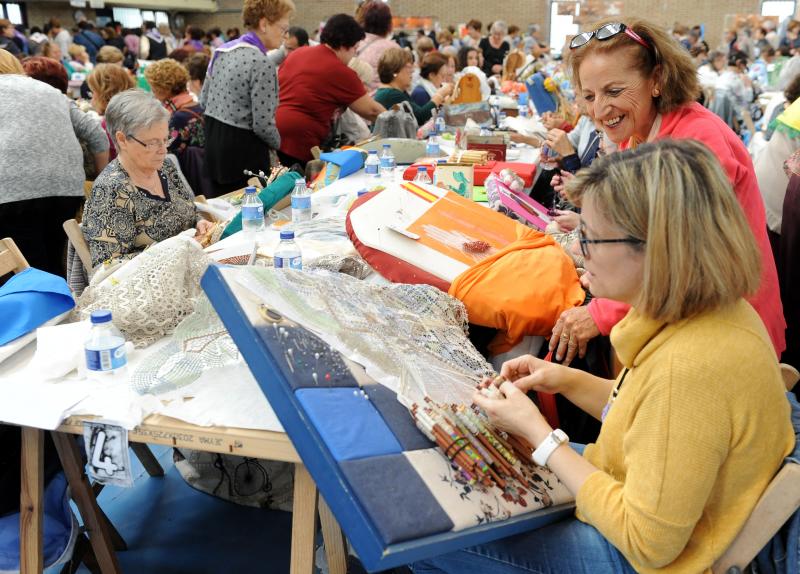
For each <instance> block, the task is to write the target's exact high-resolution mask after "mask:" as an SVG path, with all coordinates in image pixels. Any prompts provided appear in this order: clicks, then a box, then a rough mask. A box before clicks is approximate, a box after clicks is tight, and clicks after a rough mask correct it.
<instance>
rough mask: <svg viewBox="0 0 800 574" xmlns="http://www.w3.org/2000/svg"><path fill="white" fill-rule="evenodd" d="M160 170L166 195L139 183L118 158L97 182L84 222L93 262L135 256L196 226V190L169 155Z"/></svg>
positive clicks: (98, 262)
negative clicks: (146, 248) (187, 183)
mask: <svg viewBox="0 0 800 574" xmlns="http://www.w3.org/2000/svg"><path fill="white" fill-rule="evenodd" d="M158 173H159V176H160V177H161V185H162V188H163V189H164V192H165V193H164V195H165V197H158V196H156V195H152V194H151V193H149V192H148V191H146V190H144V189H142V188H140V187H136V186H135V185H133V182H131V180H130V177H129V176H128V173H127V172H126V171H125V169H124V168H123V167H122V164H120V163H119V160H118V159H115V160H114V161H112V162H111V163H109V164H108V165H107V166H106V168H105V169H104V170H103V172H102V173H101V174H100V175H99V176H98V178H97V179H96V180H95V181H94V185H93V186H92V194H91V196H89V199H88V200H87V202H86V207H85V208H84V211H83V224H82V227H83V234H84V236H85V237H86V240H87V241H88V242H89V251H90V252H91V255H92V265H93V266H97V265H98V264H100V263H102V262H103V261H106V260H108V259H115V258H126V259H128V258H131V257H133V256H134V255H137V254H138V253H139V252H141V251H143V250H144V249H145V247H147V246H148V245H152V244H153V243H156V242H158V241H163V240H165V239H168V238H170V237H173V236H175V235H177V234H179V233H180V232H182V231H185V230H187V229H191V228H192V227H194V226H195V223H196V219H197V213H196V209H195V206H194V195H193V194H192V192H191V191H189V190H188V189H186V186H184V185H183V183H182V182H181V178H180V176H179V174H178V172H177V170H176V169H175V167H174V165H173V164H172V163H171V162H170V161H169V160H165V161H164V164H163V165H162V167H161V170H159V172H158Z"/></svg>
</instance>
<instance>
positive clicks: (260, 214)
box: [242, 187, 264, 234]
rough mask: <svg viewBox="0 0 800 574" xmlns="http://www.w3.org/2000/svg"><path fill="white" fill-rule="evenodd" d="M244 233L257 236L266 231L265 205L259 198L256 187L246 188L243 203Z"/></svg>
mask: <svg viewBox="0 0 800 574" xmlns="http://www.w3.org/2000/svg"><path fill="white" fill-rule="evenodd" d="M242 231H244V232H245V233H247V234H255V233H260V232H262V231H264V204H263V203H261V200H260V199H259V198H258V194H257V193H256V188H255V187H245V188H244V201H243V202H242Z"/></svg>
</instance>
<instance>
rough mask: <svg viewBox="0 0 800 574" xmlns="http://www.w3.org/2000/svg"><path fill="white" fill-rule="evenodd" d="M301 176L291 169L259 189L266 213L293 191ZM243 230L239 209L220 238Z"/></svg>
mask: <svg viewBox="0 0 800 574" xmlns="http://www.w3.org/2000/svg"><path fill="white" fill-rule="evenodd" d="M301 177H303V176H302V175H300V174H299V173H296V172H293V171H290V172H288V173H284V174H283V175H282V176H280V177H279V178H277V179H276V180H275V181H273V182H272V183H271V184H269V185H268V186H267V187H265V188H264V189H262V190H261V191H259V192H258V199H260V200H261V203H262V204H263V205H264V213H265V214H266V213H267V212H268V211H269V210H270V209H272V207H273V206H274V205H275V204H276V203H278V202H279V201H280V200H281V199H283V198H284V197H286V196H287V195H289V194H290V193H292V190H293V189H294V184H295V182H296V181H297V180H298V179H300V178H301ZM241 230H242V212H241V211H239V213H237V214H236V215H235V216H234V218H233V219H231V221H230V223H228V225H227V226H226V227H225V231H223V232H222V236H221V237H220V239H225V238H226V237H228V236H229V235H233V234H234V233H237V232H239V231H241Z"/></svg>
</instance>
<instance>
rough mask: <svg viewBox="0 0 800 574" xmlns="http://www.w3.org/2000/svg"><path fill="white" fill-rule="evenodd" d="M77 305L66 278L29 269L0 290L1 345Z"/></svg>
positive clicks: (17, 275)
mask: <svg viewBox="0 0 800 574" xmlns="http://www.w3.org/2000/svg"><path fill="white" fill-rule="evenodd" d="M74 306H75V300H74V299H73V298H72V294H71V293H70V292H69V286H68V285H67V282H66V281H65V280H64V278H63V277H58V276H57V275H53V274H51V273H46V272H45V271H40V270H39V269H34V268H33V267H29V268H28V269H25V270H24V271H22V272H20V273H17V274H16V275H14V276H13V277H12V278H11V279H9V280H8V281H7V282H6V284H5V285H3V286H2V287H0V317H2V318H3V320H2V322H0V345H5V344H6V343H8V342H9V341H13V340H14V339H16V338H17V337H21V336H22V335H24V334H25V333H29V332H30V331H33V330H34V329H36V328H37V327H40V326H41V325H43V324H44V323H46V322H47V321H49V320H50V319H52V318H53V317H57V316H58V315H61V314H62V313H65V312H66V311H69V310H70V309H72V308H73V307H74Z"/></svg>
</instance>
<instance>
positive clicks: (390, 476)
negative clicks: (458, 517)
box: [341, 455, 453, 544]
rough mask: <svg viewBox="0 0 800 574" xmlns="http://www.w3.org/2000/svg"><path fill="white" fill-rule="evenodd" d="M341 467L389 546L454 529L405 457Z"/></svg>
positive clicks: (345, 464) (347, 462)
mask: <svg viewBox="0 0 800 574" xmlns="http://www.w3.org/2000/svg"><path fill="white" fill-rule="evenodd" d="M341 467H342V472H344V474H345V476H346V477H347V482H349V483H350V486H351V487H352V488H353V493H354V494H355V496H356V498H358V501H359V502H360V503H361V506H362V507H363V508H364V510H365V511H366V513H367V514H368V515H369V517H370V518H371V519H372V522H373V523H374V524H375V527H376V528H377V529H378V532H379V533H380V536H381V538H382V539H383V541H384V542H385V543H386V544H394V543H396V542H402V541H404V540H411V539H416V538H422V537H423V536H429V535H431V534H438V533H440V532H449V531H450V530H452V529H453V521H452V520H450V518H449V517H448V516H447V513H445V511H444V509H442V507H441V505H440V504H439V503H438V502H437V501H436V499H435V498H434V496H433V494H432V493H431V491H430V490H429V489H428V487H427V486H426V485H425V483H424V482H423V481H422V479H421V478H420V476H419V474H417V471H416V470H414V467H412V466H411V463H409V462H408V459H407V458H406V457H405V456H403V455H389V456H380V457H374V458H368V459H362V460H351V461H346V462H343V463H341Z"/></svg>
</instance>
